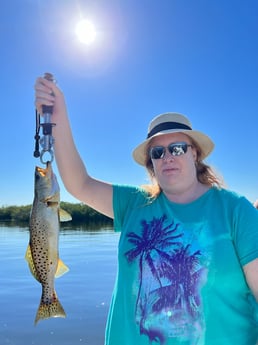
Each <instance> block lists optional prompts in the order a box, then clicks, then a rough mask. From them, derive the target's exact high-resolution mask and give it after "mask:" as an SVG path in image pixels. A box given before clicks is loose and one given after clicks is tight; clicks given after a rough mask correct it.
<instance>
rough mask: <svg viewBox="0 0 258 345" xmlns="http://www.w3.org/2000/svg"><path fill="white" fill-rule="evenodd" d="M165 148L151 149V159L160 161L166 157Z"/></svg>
mask: <svg viewBox="0 0 258 345" xmlns="http://www.w3.org/2000/svg"><path fill="white" fill-rule="evenodd" d="M164 153H165V147H163V146H155V147H152V148H151V149H150V157H151V159H160V158H162V157H163V156H164Z"/></svg>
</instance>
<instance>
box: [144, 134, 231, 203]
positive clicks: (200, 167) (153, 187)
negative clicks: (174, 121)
mask: <svg viewBox="0 0 258 345" xmlns="http://www.w3.org/2000/svg"><path fill="white" fill-rule="evenodd" d="M189 139H190V140H191V144H192V146H193V147H194V148H195V149H196V153H197V159H196V164H195V166H196V177H197V180H198V181H199V182H200V183H202V184H204V185H207V186H210V187H213V186H216V187H218V188H222V187H223V186H224V182H223V179H222V178H221V177H219V175H218V174H217V173H215V171H214V169H213V168H211V167H210V166H209V165H207V164H205V163H204V162H203V161H202V160H201V159H200V157H201V153H202V151H201V148H200V147H199V145H198V144H197V143H196V142H195V141H194V140H193V139H192V138H190V137H189ZM150 146H151V142H150V143H149V145H148V146H147V148H146V154H145V157H146V161H145V167H146V169H147V172H148V174H149V177H150V180H151V182H152V183H151V184H146V185H143V186H142V188H143V189H144V190H145V191H146V192H147V193H148V194H149V195H150V198H154V199H155V198H156V197H157V196H158V195H159V194H160V192H161V187H160V185H159V184H158V181H157V180H156V177H155V173H154V168H153V164H152V161H151V158H150V157H149V149H150Z"/></svg>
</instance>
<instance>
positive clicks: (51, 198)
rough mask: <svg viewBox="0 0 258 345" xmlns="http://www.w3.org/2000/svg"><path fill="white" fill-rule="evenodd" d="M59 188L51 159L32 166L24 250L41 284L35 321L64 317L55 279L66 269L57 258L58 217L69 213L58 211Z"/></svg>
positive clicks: (65, 216) (65, 219) (61, 217)
mask: <svg viewBox="0 0 258 345" xmlns="http://www.w3.org/2000/svg"><path fill="white" fill-rule="evenodd" d="M59 204H60V190H59V185H58V182H57V179H56V176H55V174H54V173H53V171H52V167H51V163H50V162H48V163H47V166H46V169H43V168H40V167H36V168H35V181H34V200H33V205H32V209H31V215H30V242H29V246H28V249H27V252H26V256H25V258H26V260H27V261H28V264H29V268H30V271H31V273H32V275H33V276H34V277H35V279H37V280H38V281H39V282H40V283H41V285H42V295H41V300H40V305H39V308H38V311H37V315H36V318H35V324H36V323H37V322H38V321H39V320H42V319H48V318H50V317H65V316H66V314H65V311H64V309H63V307H62V305H61V303H60V302H59V300H58V297H57V294H56V291H55V287H54V281H55V277H60V276H61V275H63V274H64V273H66V272H67V271H68V270H69V269H68V267H67V266H66V265H65V264H64V263H63V262H62V261H61V260H60V259H59V254H58V241H59V221H68V220H70V219H71V217H70V215H69V214H68V213H67V212H65V211H61V210H60V207H59Z"/></svg>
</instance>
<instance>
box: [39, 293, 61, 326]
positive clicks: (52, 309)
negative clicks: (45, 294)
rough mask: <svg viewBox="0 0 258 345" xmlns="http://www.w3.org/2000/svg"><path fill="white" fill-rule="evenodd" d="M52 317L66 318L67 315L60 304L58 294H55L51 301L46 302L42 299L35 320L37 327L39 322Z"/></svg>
mask: <svg viewBox="0 0 258 345" xmlns="http://www.w3.org/2000/svg"><path fill="white" fill-rule="evenodd" d="M51 317H66V313H65V311H64V308H63V307H62V305H61V303H60V302H59V299H58V297H57V295H56V292H54V293H53V296H52V298H51V300H50V301H47V302H44V301H43V299H42V298H41V301H40V305H39V308H38V311H37V315H36V318H35V325H36V324H37V323H38V321H40V320H44V319H49V318H51Z"/></svg>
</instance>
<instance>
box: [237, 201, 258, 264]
mask: <svg viewBox="0 0 258 345" xmlns="http://www.w3.org/2000/svg"><path fill="white" fill-rule="evenodd" d="M233 228H234V229H235V231H234V234H233V237H234V243H235V247H236V250H237V253H238V257H239V260H240V263H241V264H242V265H246V264H248V263H249V262H250V261H252V260H254V259H256V258H258V210H257V209H256V208H255V207H254V206H253V205H252V204H251V203H250V202H249V201H248V200H247V199H246V198H244V197H242V198H240V199H239V200H238V202H237V204H236V207H235V210H234V225H233Z"/></svg>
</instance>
